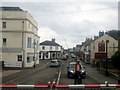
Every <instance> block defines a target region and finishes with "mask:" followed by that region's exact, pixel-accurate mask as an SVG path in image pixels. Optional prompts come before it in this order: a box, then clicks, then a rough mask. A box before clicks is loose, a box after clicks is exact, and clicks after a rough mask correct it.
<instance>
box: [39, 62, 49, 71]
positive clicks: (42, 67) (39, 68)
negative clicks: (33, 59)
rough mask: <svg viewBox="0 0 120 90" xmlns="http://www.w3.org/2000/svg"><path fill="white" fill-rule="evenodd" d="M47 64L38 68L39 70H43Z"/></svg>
mask: <svg viewBox="0 0 120 90" xmlns="http://www.w3.org/2000/svg"><path fill="white" fill-rule="evenodd" d="M48 64H49V63H46V64H45V65H43V66H42V67H40V68H38V69H39V70H40V69H42V68H44V67H45V66H47V65H48Z"/></svg>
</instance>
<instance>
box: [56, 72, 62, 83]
mask: <svg viewBox="0 0 120 90" xmlns="http://www.w3.org/2000/svg"><path fill="white" fill-rule="evenodd" d="M60 76H61V70H60V72H59V75H58V79H57V85H58V84H59V82H60Z"/></svg>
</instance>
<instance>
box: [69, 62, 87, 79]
mask: <svg viewBox="0 0 120 90" xmlns="http://www.w3.org/2000/svg"><path fill="white" fill-rule="evenodd" d="M75 64H76V62H70V63H69V65H68V67H67V76H68V78H69V77H70V78H74V76H75V70H74V69H75ZM80 66H81V70H80V74H81V76H82V78H86V70H85V67H84V66H83V65H82V64H81V63H80Z"/></svg>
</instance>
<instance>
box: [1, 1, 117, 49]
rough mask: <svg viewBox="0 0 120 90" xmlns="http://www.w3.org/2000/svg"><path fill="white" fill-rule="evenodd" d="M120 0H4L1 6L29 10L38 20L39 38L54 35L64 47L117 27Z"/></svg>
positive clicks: (49, 38) (43, 39)
mask: <svg viewBox="0 0 120 90" xmlns="http://www.w3.org/2000/svg"><path fill="white" fill-rule="evenodd" d="M88 1H89V2H88ZM118 1H119V0H14V2H12V1H11V0H2V6H14V7H16V6H17V7H20V8H22V9H23V10H25V11H28V12H29V13H30V14H31V15H32V16H33V18H34V19H35V20H36V21H37V23H38V28H39V33H38V35H39V36H40V42H42V41H45V40H51V39H52V38H55V39H56V42H57V43H59V44H60V45H62V46H63V47H64V48H67V45H68V47H69V48H72V47H74V46H75V45H76V44H81V42H83V41H85V38H90V37H92V38H93V37H94V35H98V32H99V31H106V30H107V31H108V30H112V29H116V30H117V29H118ZM65 41H66V43H67V45H66V43H65Z"/></svg>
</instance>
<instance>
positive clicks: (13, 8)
mask: <svg viewBox="0 0 120 90" xmlns="http://www.w3.org/2000/svg"><path fill="white" fill-rule="evenodd" d="M0 10H2V11H23V10H22V9H21V8H19V7H0Z"/></svg>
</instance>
